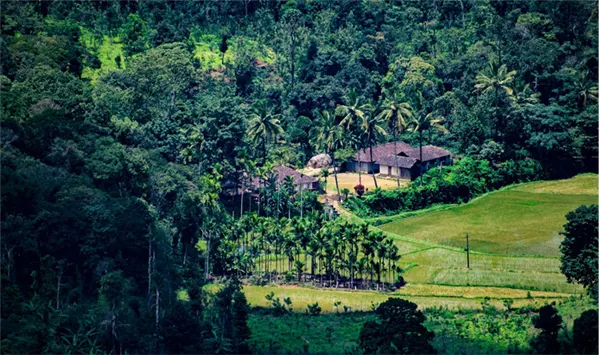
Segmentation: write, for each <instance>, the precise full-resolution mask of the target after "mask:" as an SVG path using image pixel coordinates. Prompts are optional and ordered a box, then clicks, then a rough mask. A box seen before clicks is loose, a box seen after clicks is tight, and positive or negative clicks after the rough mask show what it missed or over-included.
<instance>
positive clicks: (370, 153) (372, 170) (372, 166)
mask: <svg viewBox="0 0 600 355" xmlns="http://www.w3.org/2000/svg"><path fill="white" fill-rule="evenodd" d="M369 155H370V159H371V175H373V182H374V183H375V189H378V188H379V186H377V178H375V162H373V145H372V144H369Z"/></svg>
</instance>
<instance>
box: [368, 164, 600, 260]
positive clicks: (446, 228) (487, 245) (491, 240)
mask: <svg viewBox="0 0 600 355" xmlns="http://www.w3.org/2000/svg"><path fill="white" fill-rule="evenodd" d="M563 187H564V189H563ZM597 189H598V178H597V175H593V174H586V175H582V176H578V177H576V178H574V179H570V180H562V181H553V182H539V183H530V184H525V185H523V186H517V187H515V188H511V189H506V190H503V191H498V192H493V193H490V194H488V195H486V196H484V197H481V198H478V199H476V200H474V201H472V202H470V203H467V204H465V205H461V206H456V207H453V208H449V209H445V210H441V211H437V212H432V213H427V214H423V215H419V216H415V217H408V218H404V219H401V220H398V221H395V222H392V223H388V224H384V225H381V226H380V227H379V228H381V229H382V230H384V231H387V232H391V233H394V234H397V235H401V236H406V237H410V238H412V239H416V240H420V241H426V242H429V243H435V244H439V245H445V246H450V247H456V248H464V246H465V235H466V234H467V233H468V234H469V242H470V248H471V250H473V251H480V252H486V253H494V254H512V255H543V256H550V257H557V256H559V250H558V246H559V245H560V242H561V240H562V237H561V236H560V234H559V232H560V231H561V230H562V226H563V224H564V223H565V222H566V219H565V217H564V216H565V214H566V213H567V212H569V211H571V210H573V209H575V208H577V207H578V206H580V205H582V204H588V205H589V204H593V203H597V201H598V195H597ZM593 191H595V192H596V194H589V193H588V192H593Z"/></svg>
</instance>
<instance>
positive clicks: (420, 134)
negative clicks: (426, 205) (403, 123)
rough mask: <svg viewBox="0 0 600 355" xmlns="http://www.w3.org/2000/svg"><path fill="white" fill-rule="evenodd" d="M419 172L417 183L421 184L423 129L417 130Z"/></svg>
mask: <svg viewBox="0 0 600 355" xmlns="http://www.w3.org/2000/svg"><path fill="white" fill-rule="evenodd" d="M419 174H420V175H421V176H420V180H421V182H420V183H419V184H420V185H421V186H423V131H422V130H419Z"/></svg>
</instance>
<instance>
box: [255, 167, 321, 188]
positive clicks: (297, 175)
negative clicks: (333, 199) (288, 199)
mask: <svg viewBox="0 0 600 355" xmlns="http://www.w3.org/2000/svg"><path fill="white" fill-rule="evenodd" d="M273 174H275V175H276V176H277V185H278V186H279V185H281V184H282V183H283V181H284V180H285V178H286V177H288V176H291V177H293V178H294V185H296V188H295V189H296V191H300V189H302V191H306V190H318V189H319V180H318V179H316V178H314V177H312V176H308V175H305V174H303V173H301V172H299V171H298V170H296V169H293V168H290V167H289V166H284V165H278V166H276V167H274V168H273ZM261 184H262V183H261V181H260V179H259V178H254V180H252V186H253V187H254V188H256V189H258V188H259V187H260V186H261Z"/></svg>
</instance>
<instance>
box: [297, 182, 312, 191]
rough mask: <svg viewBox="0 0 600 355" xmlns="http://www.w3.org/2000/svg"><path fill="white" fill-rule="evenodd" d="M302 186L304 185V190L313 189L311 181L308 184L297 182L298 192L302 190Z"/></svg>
mask: <svg viewBox="0 0 600 355" xmlns="http://www.w3.org/2000/svg"><path fill="white" fill-rule="evenodd" d="M300 187H302V191H307V190H312V184H311V183H306V184H296V189H295V190H296V192H298V191H300Z"/></svg>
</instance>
